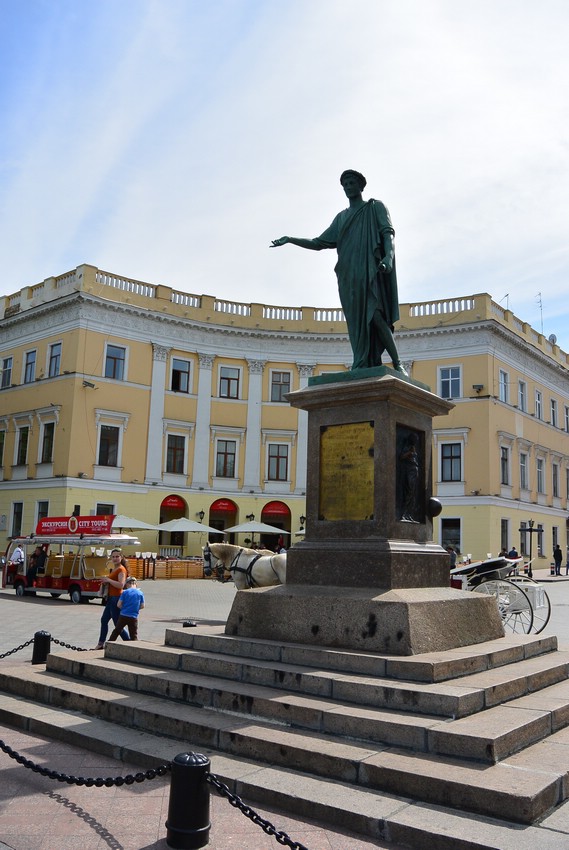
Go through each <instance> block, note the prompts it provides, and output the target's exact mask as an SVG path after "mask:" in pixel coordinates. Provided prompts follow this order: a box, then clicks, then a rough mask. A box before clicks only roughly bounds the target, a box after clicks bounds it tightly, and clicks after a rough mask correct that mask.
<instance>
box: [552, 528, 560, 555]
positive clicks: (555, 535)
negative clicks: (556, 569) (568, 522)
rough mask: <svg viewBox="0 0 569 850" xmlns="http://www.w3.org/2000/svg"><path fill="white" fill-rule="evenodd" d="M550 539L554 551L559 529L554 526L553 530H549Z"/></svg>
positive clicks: (557, 541)
mask: <svg viewBox="0 0 569 850" xmlns="http://www.w3.org/2000/svg"><path fill="white" fill-rule="evenodd" d="M551 538H552V540H551V542H552V543H553V548H554V549H555V547H556V546H557V544H558V543H559V528H558V526H556V525H554V526H553V528H552V529H551Z"/></svg>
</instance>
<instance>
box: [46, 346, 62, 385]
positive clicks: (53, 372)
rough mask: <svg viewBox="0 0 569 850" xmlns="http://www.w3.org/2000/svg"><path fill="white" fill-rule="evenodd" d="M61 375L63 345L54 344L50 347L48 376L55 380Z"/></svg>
mask: <svg viewBox="0 0 569 850" xmlns="http://www.w3.org/2000/svg"><path fill="white" fill-rule="evenodd" d="M60 373H61V343H60V342H54V343H53V345H50V346H49V349H48V358H47V374H48V377H49V378H55V377H57V375H59V374H60Z"/></svg>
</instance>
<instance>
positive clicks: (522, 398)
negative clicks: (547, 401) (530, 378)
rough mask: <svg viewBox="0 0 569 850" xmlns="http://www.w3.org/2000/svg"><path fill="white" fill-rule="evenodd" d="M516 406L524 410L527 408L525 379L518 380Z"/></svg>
mask: <svg viewBox="0 0 569 850" xmlns="http://www.w3.org/2000/svg"><path fill="white" fill-rule="evenodd" d="M518 407H519V409H520V410H523V411H524V412H525V411H527V409H528V387H527V384H526V382H525V381H519V382H518Z"/></svg>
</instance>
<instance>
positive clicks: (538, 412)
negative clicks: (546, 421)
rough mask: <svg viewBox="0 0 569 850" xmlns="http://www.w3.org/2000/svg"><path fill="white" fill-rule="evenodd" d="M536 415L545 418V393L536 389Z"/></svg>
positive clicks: (538, 417) (537, 417)
mask: <svg viewBox="0 0 569 850" xmlns="http://www.w3.org/2000/svg"><path fill="white" fill-rule="evenodd" d="M535 417H536V419H543V395H542V394H541V391H540V390H536V391H535Z"/></svg>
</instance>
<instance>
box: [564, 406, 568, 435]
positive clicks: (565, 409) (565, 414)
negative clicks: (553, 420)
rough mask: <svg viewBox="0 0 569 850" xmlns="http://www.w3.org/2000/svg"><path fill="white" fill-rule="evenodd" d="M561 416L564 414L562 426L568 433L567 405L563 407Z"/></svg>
mask: <svg viewBox="0 0 569 850" xmlns="http://www.w3.org/2000/svg"><path fill="white" fill-rule="evenodd" d="M563 416H564V423H565V424H564V426H563V427H564V428H565V430H566V431H567V432H568V433H569V405H567V404H566V405H565V406H564V408H563Z"/></svg>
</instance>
